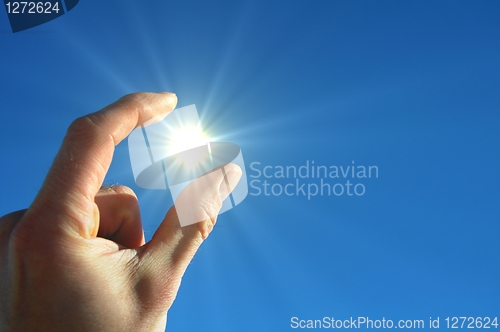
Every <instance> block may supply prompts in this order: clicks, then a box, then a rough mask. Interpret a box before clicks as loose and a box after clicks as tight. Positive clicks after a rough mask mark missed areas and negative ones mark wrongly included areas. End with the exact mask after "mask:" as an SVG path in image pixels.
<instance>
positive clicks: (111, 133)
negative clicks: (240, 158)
mask: <svg viewBox="0 0 500 332" xmlns="http://www.w3.org/2000/svg"><path fill="white" fill-rule="evenodd" d="M176 103H177V97H176V96H175V95H174V94H171V93H136V94H131V95H127V96H125V97H123V98H121V99H120V100H118V101H117V102H115V103H113V104H112V105H110V106H108V107H106V108H104V109H103V110H101V111H99V112H96V113H93V114H90V115H87V116H85V117H82V118H79V119H77V120H75V121H74V122H73V123H72V124H71V126H70V127H69V129H68V132H67V134H66V137H65V139H64V141H63V143H62V146H61V149H60V151H59V153H58V154H57V156H56V158H55V160H54V163H53V165H52V167H51V169H50V171H49V173H48V175H47V178H46V180H45V182H44V184H43V186H42V188H41V189H40V191H39V193H38V195H37V196H36V198H35V200H34V201H33V203H32V205H31V206H30V207H29V208H28V209H27V210H23V211H17V212H13V213H11V214H8V215H6V216H4V217H2V218H0V331H52V332H55V331H103V332H104V331H120V332H122V331H135V332H136V331H163V330H164V329H165V324H166V312H167V311H168V309H169V308H170V307H171V305H172V303H173V301H174V299H175V297H176V294H177V291H178V289H179V286H180V282H181V278H182V276H183V274H184V272H185V270H186V267H187V265H188V264H189V262H190V261H191V259H192V258H193V256H194V254H195V253H196V251H197V249H198V247H199V246H200V245H201V243H202V242H203V240H204V239H205V238H206V237H207V236H208V234H209V233H210V231H211V230H212V228H213V226H214V224H215V219H216V216H217V212H218V210H219V209H220V207H221V204H222V200H223V199H224V198H225V197H224V195H227V194H228V193H227V190H226V192H225V193H222V192H223V191H224V190H223V188H226V184H225V183H224V178H223V177H221V176H218V175H213V177H212V178H213V181H214V182H213V186H212V187H211V188H210V190H208V191H207V192H206V193H205V194H204V195H202V196H200V197H197V198H195V199H194V200H195V201H193V202H192V204H193V207H194V208H197V209H199V210H201V211H203V212H204V214H203V215H204V216H205V220H204V221H202V222H200V223H197V224H194V225H190V226H186V227H183V228H181V227H180V225H179V222H178V219H177V214H176V211H175V208H174V207H172V208H171V209H170V210H169V211H168V213H167V215H166V216H165V218H164V220H163V222H162V223H161V225H160V227H159V228H158V230H157V231H156V232H155V234H154V236H153V238H152V239H151V241H149V242H148V243H145V240H144V232H143V229H142V224H141V219H140V212H139V205H138V202H137V197H136V196H135V194H134V192H133V191H132V190H131V189H130V188H127V187H123V186H118V187H113V188H105V189H100V188H101V185H102V182H103V180H104V177H105V175H106V172H107V171H108V168H109V165H110V163H111V160H112V156H113V151H114V147H115V146H116V145H117V144H118V143H120V141H122V140H123V139H124V138H125V137H126V136H127V135H128V134H129V133H130V132H131V131H132V130H133V129H134V128H136V127H137V126H139V125H141V124H142V123H144V122H146V121H148V120H150V119H153V118H157V117H161V116H162V115H166V114H167V113H169V112H170V111H172V110H173V109H174V107H175V105H176ZM225 171H226V174H227V180H228V181H229V183H230V187H231V188H234V187H235V185H236V183H237V182H238V181H239V179H240V177H241V169H240V168H239V167H238V166H236V165H232V164H230V165H226V166H225ZM215 173H216V172H214V174H215ZM217 174H218V173H217ZM195 181H196V180H195ZM195 181H194V182H195ZM219 186H220V187H219ZM219 188H220V189H219ZM186 190H187V191H189V186H188V187H187V188H186ZM221 195H222V197H221ZM198 196H199V195H198ZM196 200H197V201H196Z"/></svg>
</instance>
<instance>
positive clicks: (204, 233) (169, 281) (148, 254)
mask: <svg viewBox="0 0 500 332" xmlns="http://www.w3.org/2000/svg"><path fill="white" fill-rule="evenodd" d="M241 175H242V171H241V168H240V167H239V166H237V165H235V164H227V165H224V166H222V167H220V168H216V169H214V170H213V171H211V172H209V173H207V174H205V175H203V176H201V177H199V178H197V179H195V180H193V181H192V182H191V183H190V184H189V185H188V186H187V187H186V188H185V189H184V190H183V191H182V192H181V193H180V194H179V196H178V197H177V199H176V200H175V206H173V207H172V208H171V209H170V210H169V211H168V213H167V215H166V216H165V219H164V220H163V222H162V223H161V225H160V227H159V228H158V229H157V231H156V232H155V234H154V235H153V238H152V239H151V241H150V242H148V243H147V244H146V245H145V246H143V247H142V248H140V249H139V250H143V251H142V252H140V254H139V256H140V257H141V261H142V262H141V263H142V264H140V266H141V269H142V271H140V275H142V276H144V277H145V278H148V279H150V280H149V281H148V284H150V283H152V284H153V285H154V287H151V288H149V289H150V290H151V293H152V294H150V296H152V297H153V298H156V299H158V300H159V301H162V302H163V305H164V306H166V307H167V308H168V307H169V306H170V305H171V301H173V300H174V298H175V295H176V294H177V290H178V288H179V285H180V280H181V278H182V275H183V274H184V272H185V270H186V268H187V266H188V264H189V263H190V262H191V260H192V258H193V256H194V255H195V254H196V251H197V250H198V248H199V247H200V245H201V243H202V242H203V240H205V239H206V238H207V237H208V235H209V234H210V232H211V231H212V229H213V227H214V225H215V222H216V219H217V215H218V214H219V211H220V209H221V207H222V202H223V201H224V199H226V198H227V197H228V195H229V194H230V193H231V191H233V189H234V188H235V187H236V185H237V184H238V182H239V180H240V178H241ZM182 225H187V226H185V227H183V226H182ZM151 279H152V280H151ZM156 304H159V303H158V302H156ZM165 309H166V308H165Z"/></svg>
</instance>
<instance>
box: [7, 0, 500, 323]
mask: <svg viewBox="0 0 500 332" xmlns="http://www.w3.org/2000/svg"><path fill="white" fill-rule="evenodd" d="M499 17H500V3H499V2H496V1H440V2H433V1H404V2H400V1H321V0H314V1H216V2H206V1H189V0H187V1H129V0H128V1H118V0H112V1H106V2H99V4H97V2H95V1H89V0H81V1H80V3H79V4H78V5H77V6H76V7H75V8H74V9H73V10H72V11H70V12H69V13H67V14H65V15H63V16H61V17H60V18H58V19H56V20H54V21H51V22H49V23H46V24H44V25H41V26H38V27H35V28H32V29H30V30H26V31H24V32H19V33H15V34H13V33H12V32H11V30H10V26H9V22H8V19H7V15H6V14H4V13H0V54H1V61H0V73H1V75H0V87H1V89H0V102H1V109H2V112H0V121H1V123H2V124H3V126H2V130H1V131H0V141H1V144H0V148H1V151H2V163H0V171H1V174H3V176H2V180H1V183H2V187H3V188H4V194H3V195H2V199H1V201H0V213H1V214H5V213H8V212H10V211H13V210H17V209H21V208H25V207H27V206H28V205H29V204H30V202H31V201H32V200H33V198H34V196H35V194H36V192H37V190H38V189H39V188H40V186H41V183H42V181H43V178H44V176H45V174H46V173H47V171H48V169H49V167H50V165H51V162H52V159H53V157H54V156H55V153H56V152H57V150H58V147H59V145H60V142H61V140H62V138H63V136H64V133H65V131H66V128H67V127H68V125H69V124H70V122H71V121H72V120H73V119H75V118H76V117H79V116H81V115H84V114H87V113H90V112H93V111H95V110H98V109H100V108H102V107H104V106H106V105H107V104H109V103H111V102H113V101H114V100H116V99H117V98H119V97H121V96H122V95H124V94H127V93H130V92H134V91H173V92H175V93H176V94H177V95H178V97H179V104H178V106H180V107H181V106H187V105H190V104H196V106H197V108H198V112H199V114H200V117H201V121H202V123H203V125H204V127H205V129H206V130H207V131H208V132H209V133H210V134H211V135H212V136H213V137H214V140H218V141H228V142H233V143H236V144H238V145H239V146H240V147H241V149H242V152H243V157H244V158H245V164H246V167H247V174H248V175H249V180H260V181H261V182H260V184H262V182H263V181H264V180H267V181H268V182H269V183H270V184H275V185H276V186H275V189H276V190H277V189H279V187H280V186H281V187H284V186H285V185H287V184H288V183H292V184H293V183H296V182H295V181H296V180H297V179H295V178H293V179H291V178H288V179H286V178H285V179H277V178H270V179H265V178H263V177H261V178H252V177H251V176H256V175H257V172H255V171H252V170H251V168H250V165H251V164H252V163H253V162H259V163H260V168H261V169H262V168H263V167H265V166H273V167H274V166H284V167H286V166H295V167H297V168H299V167H300V166H302V165H305V164H306V163H307V162H309V163H311V162H312V161H314V162H315V165H325V166H328V167H329V166H343V167H347V166H351V165H352V163H353V161H354V164H355V165H356V166H358V165H365V166H369V165H375V166H377V167H378V170H379V176H378V178H373V177H372V178H371V179H351V182H353V183H361V184H362V185H363V186H364V188H365V189H366V190H365V193H364V194H363V195H361V196H357V195H353V196H348V195H346V194H344V195H341V196H335V195H330V196H327V195H323V196H320V195H317V196H315V197H311V199H310V200H308V199H307V197H305V196H303V195H300V194H299V195H292V196H287V195H285V194H282V195H273V194H271V195H269V196H266V195H264V194H261V195H252V193H253V194H255V193H256V190H255V189H252V188H250V194H249V196H248V197H247V198H246V200H245V201H243V202H242V203H241V204H240V205H239V206H238V207H237V208H235V209H232V210H230V211H228V212H226V213H224V214H223V215H221V216H220V218H219V221H218V224H217V226H216V228H215V231H214V232H213V233H212V234H211V235H210V237H209V239H208V240H207V242H206V243H204V244H203V246H202V248H201V249H200V251H199V253H198V254H197V256H196V257H195V259H194V260H193V262H192V264H191V265H190V266H189V268H188V270H187V273H186V275H185V277H184V279H183V283H182V286H181V289H180V291H179V294H178V298H177V300H176V302H175V304H174V306H173V307H172V309H171V311H170V313H169V318H168V325H167V330H168V331H288V330H292V329H291V326H290V324H291V321H290V320H291V318H292V317H294V316H295V317H299V319H322V318H323V317H325V316H327V317H335V318H339V319H348V318H349V317H357V316H368V317H369V318H371V319H382V318H383V317H385V318H386V319H392V320H394V321H397V320H399V319H411V320H413V319H423V320H425V322H426V324H428V320H429V317H431V316H432V317H433V318H436V317H441V320H444V318H445V317H447V316H473V317H476V316H490V317H494V316H500V302H499V301H498V299H499V298H500V288H499V287H498V286H499V284H498V281H499V280H500V261H499V257H498V254H499V253H500V241H498V237H499V231H500V226H499V223H498V222H499V220H500V208H499V204H498V200H499V199H500V192H499V190H498V186H499V185H500V176H499V174H500V173H499V171H498V170H499V169H500V149H499V144H500V93H499V91H500V61H499V59H500V20H499V19H498V18H499ZM255 165H257V164H254V166H255ZM255 167H256V166H255ZM298 180H300V181H301V182H302V183H305V184H306V186H307V184H314V183H315V184H318V183H319V180H318V179H311V178H306V179H302V178H299V179H298ZM106 181H107V182H108V183H109V184H111V183H120V184H124V185H128V186H130V187H132V188H133V189H134V190H136V192H137V194H138V196H139V200H140V205H141V210H142V215H143V222H144V226H145V231H146V235H147V237H151V235H152V234H153V232H154V231H155V229H156V227H157V226H158V223H159V222H160V221H161V220H162V218H163V215H164V214H165V212H166V211H167V210H168V208H169V207H170V206H171V205H172V200H171V198H170V196H169V193H168V192H166V191H154V190H146V189H141V188H138V187H137V186H136V185H135V183H134V179H133V176H132V170H131V167H130V161H129V156H128V150H127V145H126V142H123V143H121V144H120V145H119V146H118V147H117V149H116V153H115V156H114V160H113V164H112V166H111V169H110V172H109V173H108V176H107V178H106ZM324 181H327V182H328V183H330V184H332V185H334V184H336V183H341V184H345V182H346V179H343V178H340V179H335V178H333V179H332V178H328V179H324ZM254 185H258V182H254ZM442 324H444V323H443V322H442ZM426 326H427V325H426Z"/></svg>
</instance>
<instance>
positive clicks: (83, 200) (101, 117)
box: [25, 92, 177, 235]
mask: <svg viewBox="0 0 500 332" xmlns="http://www.w3.org/2000/svg"><path fill="white" fill-rule="evenodd" d="M176 104H177V96H176V95H175V94H173V93H168V92H167V93H134V94H130V95H127V96H125V97H123V98H121V99H119V100H118V101H116V102H115V103H113V104H111V105H109V106H107V107H105V108H104V109H102V110H100V111H98V112H95V113H92V114H89V115H86V116H84V117H81V118H79V119H77V120H75V121H74V122H73V123H72V124H71V125H70V127H69V129H68V131H67V133H66V137H65V138H64V141H63V143H62V146H61V148H60V150H59V152H58V154H57V156H56V158H55V160H54V163H53V164H52V167H51V168H50V170H49V173H48V175H47V177H46V179H45V182H44V184H43V186H42V188H41V189H40V191H39V193H38V195H37V197H36V198H35V200H34V202H33V204H32V206H31V207H30V209H29V210H28V213H27V215H26V216H25V217H26V218H27V219H29V217H30V216H32V215H36V217H37V218H43V219H44V220H51V223H61V222H62V221H61V220H60V219H64V220H73V225H70V226H76V227H77V229H78V232H79V233H80V234H82V231H83V232H84V233H86V230H85V229H86V228H87V227H88V225H78V224H79V221H80V222H83V224H85V223H86V222H89V221H88V220H81V219H82V217H83V219H86V218H91V219H92V220H93V221H92V222H95V219H96V218H97V220H98V219H99V218H98V210H97V207H96V205H95V203H94V197H95V195H96V194H97V192H98V191H99V188H100V187H101V185H102V182H103V181H104V177H105V175H106V173H107V171H108V168H109V166H110V164H111V160H112V158H113V152H114V147H115V146H116V145H117V144H118V143H120V142H121V141H122V140H123V139H124V138H125V137H127V136H128V134H130V132H131V131H132V130H133V129H134V128H136V127H137V126H139V125H141V124H142V123H144V122H146V121H149V120H151V119H155V118H157V117H161V115H165V116H166V114H168V113H169V112H171V111H172V110H173V109H174V108H175V106H176ZM46 218H49V219H46ZM75 221H76V223H75ZM97 222H98V221H97ZM82 226H84V229H82V228H81V227H82ZM94 226H95V225H94ZM72 228H73V227H72ZM92 228H95V227H92ZM96 231H97V229H93V230H92V232H96ZM82 235H84V234H82ZM87 235H89V234H87ZM93 235H95V234H93Z"/></svg>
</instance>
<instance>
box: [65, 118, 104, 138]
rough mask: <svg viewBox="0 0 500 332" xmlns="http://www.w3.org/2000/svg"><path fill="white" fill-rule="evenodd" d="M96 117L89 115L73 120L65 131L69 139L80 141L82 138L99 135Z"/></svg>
mask: <svg viewBox="0 0 500 332" xmlns="http://www.w3.org/2000/svg"><path fill="white" fill-rule="evenodd" d="M97 117H98V116H97V115H96V114H89V115H85V116H82V117H80V118H78V119H76V120H74V121H73V122H72V123H71V124H70V126H69V128H68V131H67V134H66V135H67V137H68V138H69V139H80V138H82V137H94V136H96V135H98V134H99V129H100V128H99V125H98V124H97V123H98V118H97Z"/></svg>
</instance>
